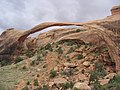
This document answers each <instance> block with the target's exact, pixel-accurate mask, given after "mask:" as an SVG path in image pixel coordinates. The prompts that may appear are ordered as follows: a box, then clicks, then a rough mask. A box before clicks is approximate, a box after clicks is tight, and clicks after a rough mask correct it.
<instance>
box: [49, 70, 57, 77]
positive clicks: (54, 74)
mask: <svg viewBox="0 0 120 90" xmlns="http://www.w3.org/2000/svg"><path fill="white" fill-rule="evenodd" d="M56 76H57V72H56V71H55V70H51V72H50V78H54V77H56Z"/></svg>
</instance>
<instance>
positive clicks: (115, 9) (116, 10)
mask: <svg viewBox="0 0 120 90" xmlns="http://www.w3.org/2000/svg"><path fill="white" fill-rule="evenodd" d="M111 13H112V15H116V14H120V5H119V6H114V7H113V8H112V9H111Z"/></svg>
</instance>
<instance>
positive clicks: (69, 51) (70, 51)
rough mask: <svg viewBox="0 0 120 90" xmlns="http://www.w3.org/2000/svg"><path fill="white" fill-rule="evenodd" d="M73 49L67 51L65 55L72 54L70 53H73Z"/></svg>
mask: <svg viewBox="0 0 120 90" xmlns="http://www.w3.org/2000/svg"><path fill="white" fill-rule="evenodd" d="M74 50H75V49H74V48H73V47H71V48H70V49H69V50H68V52H67V54H70V53H72V52H74Z"/></svg>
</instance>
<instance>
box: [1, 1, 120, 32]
mask: <svg viewBox="0 0 120 90" xmlns="http://www.w3.org/2000/svg"><path fill="white" fill-rule="evenodd" d="M119 4H120V0H0V32H2V31H3V30H5V29H7V28H12V27H14V28H16V29H30V28H31V27H33V26H35V25H36V24H39V23H42V22H46V21H60V22H64V21H65V22H82V21H87V20H93V19H99V18H104V17H105V16H107V15H110V9H111V7H112V6H114V5H119Z"/></svg>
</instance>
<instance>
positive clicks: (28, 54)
mask: <svg viewBox="0 0 120 90" xmlns="http://www.w3.org/2000/svg"><path fill="white" fill-rule="evenodd" d="M25 54H26V56H27V57H29V58H30V57H32V56H34V53H33V52H31V51H30V50H29V49H27V50H26V52H25Z"/></svg>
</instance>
